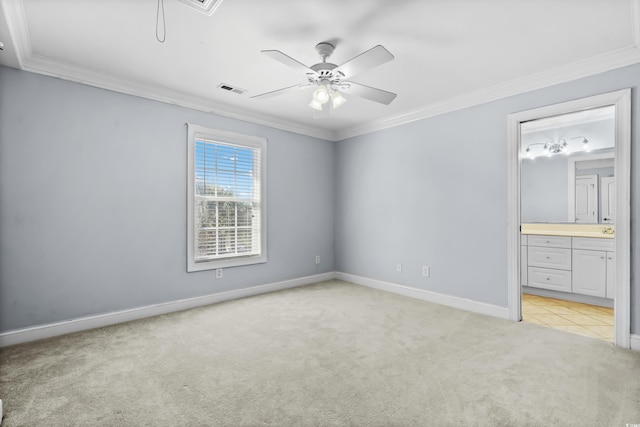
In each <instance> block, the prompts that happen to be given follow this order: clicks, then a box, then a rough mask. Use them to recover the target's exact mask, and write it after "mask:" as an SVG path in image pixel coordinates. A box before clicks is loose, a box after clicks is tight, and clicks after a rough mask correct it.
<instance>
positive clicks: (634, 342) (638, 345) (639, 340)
mask: <svg viewBox="0 0 640 427" xmlns="http://www.w3.org/2000/svg"><path fill="white" fill-rule="evenodd" d="M629 343H630V344H631V345H630V347H631V350H635V351H640V335H637V334H631V336H630V337H629Z"/></svg>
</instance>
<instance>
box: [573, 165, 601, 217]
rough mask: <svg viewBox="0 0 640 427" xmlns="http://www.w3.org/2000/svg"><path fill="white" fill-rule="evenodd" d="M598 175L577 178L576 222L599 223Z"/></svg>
mask: <svg viewBox="0 0 640 427" xmlns="http://www.w3.org/2000/svg"><path fill="white" fill-rule="evenodd" d="M597 200H598V175H582V176H577V177H576V222H580V223H589V224H597V223H598V203H597Z"/></svg>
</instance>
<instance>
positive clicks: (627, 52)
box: [337, 0, 640, 141]
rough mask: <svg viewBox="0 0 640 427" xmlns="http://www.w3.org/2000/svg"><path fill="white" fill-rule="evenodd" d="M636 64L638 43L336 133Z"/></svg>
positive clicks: (347, 134) (341, 135) (348, 134)
mask: <svg viewBox="0 0 640 427" xmlns="http://www.w3.org/2000/svg"><path fill="white" fill-rule="evenodd" d="M634 3H636V4H640V0H638V1H635V0H634ZM637 63H640V49H639V48H638V47H637V46H630V47H626V48H622V49H618V50H615V51H610V52H607V53H604V54H602V55H598V56H594V57H591V58H587V59H584V60H580V61H576V62H572V63H570V64H567V65H563V66H561V67H557V68H553V69H551V70H546V71H543V72H539V73H535V74H531V75H529V76H525V77H521V78H518V79H514V80H510V81H507V82H504V83H500V84H498V85H495V86H491V87H488V88H484V89H480V90H477V91H473V92H469V93H465V94H463V95H460V96H456V97H453V98H449V99H447V100H445V101H442V102H437V103H433V104H431V105H428V106H426V107H422V108H420V109H417V110H413V111H410V112H408V113H404V114H399V115H396V116H393V117H388V118H385V119H382V120H378V121H376V122H374V123H367V124H364V125H361V126H354V127H350V128H345V129H342V130H340V131H338V132H337V138H338V140H339V141H341V140H344V139H348V138H352V137H355V136H359V135H364V134H367V133H371V132H376V131H380V130H383V129H388V128H391V127H395V126H399V125H402V124H406V123H410V122H414V121H417V120H422V119H426V118H429V117H434V116H438V115H441V114H445V113H449V112H452V111H456V110H461V109H464V108H469V107H473V106H475V105H480V104H484V103H487V102H491V101H496V100H498V99H503V98H507V97H509V96H514V95H518V94H521V93H525V92H530V91H533V90H536V89H542V88H545V87H549V86H553V85H557V84H560V83H565V82H568V81H572V80H577V79H580V78H583V77H588V76H591V75H594V74H599V73H603V72H606V71H610V70H614V69H616V68H621V67H625V66H627V65H633V64H637Z"/></svg>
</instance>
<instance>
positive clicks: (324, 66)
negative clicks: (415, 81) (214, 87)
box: [251, 42, 396, 112]
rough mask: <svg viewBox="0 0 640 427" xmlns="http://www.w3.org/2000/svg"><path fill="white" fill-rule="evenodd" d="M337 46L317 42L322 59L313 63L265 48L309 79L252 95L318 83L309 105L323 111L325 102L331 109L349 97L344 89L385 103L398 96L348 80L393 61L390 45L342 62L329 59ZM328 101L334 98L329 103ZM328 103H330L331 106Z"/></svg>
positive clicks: (374, 48)
mask: <svg viewBox="0 0 640 427" xmlns="http://www.w3.org/2000/svg"><path fill="white" fill-rule="evenodd" d="M334 49H335V45H334V44H332V43H330V42H321V43H318V44H317V45H316V51H317V52H318V55H320V57H321V58H322V62H319V63H317V64H314V65H312V66H310V67H307V66H306V65H304V64H302V63H301V62H298V61H296V60H295V59H293V58H291V57H290V56H288V55H285V54H284V53H282V52H280V51H279V50H263V51H262V53H264V54H265V55H267V56H268V57H270V58H272V59H275V60H276V61H279V62H281V63H283V64H284V65H287V66H289V67H291V68H293V69H295V70H298V71H300V72H302V73H304V75H305V76H306V79H307V83H302V84H297V85H294V86H289V87H285V88H283V89H278V90H274V91H272V92H267V93H263V94H261V95H255V96H252V97H251V98H270V97H272V96H277V95H282V94H284V93H288V92H295V91H299V90H301V89H308V88H312V87H315V88H316V90H315V91H314V92H313V97H312V99H311V102H310V103H309V107H311V108H313V109H314V110H317V111H323V109H324V105H325V104H326V105H327V110H326V111H327V112H328V111H329V108H334V109H335V108H338V107H340V106H341V105H343V104H344V103H345V102H346V101H347V100H346V98H345V97H344V96H342V94H343V93H344V94H348V95H353V96H358V97H361V98H365V99H368V100H370V101H374V102H378V103H381V104H385V105H388V104H389V103H391V101H393V100H394V98H395V97H396V94H395V93H391V92H387V91H385V90H382V89H376V88H374V87H370V86H365V85H363V84H360V83H355V82H352V81H348V79H350V78H352V77H354V76H355V75H357V74H360V73H362V72H363V71H367V70H368V69H370V68H373V67H376V66H378V65H380V64H384V63H385V62H388V61H391V60H392V59H393V55H392V54H391V53H390V52H389V51H388V50H387V49H385V48H384V47H383V46H381V45H377V46H375V47H373V48H371V49H369V50H367V51H366V52H363V53H361V54H360V55H358V56H356V57H354V58H352V59H351V60H349V61H347V62H345V63H344V64H342V65H340V66H338V65H336V64H332V63H330V62H327V58H328V57H329V56H331V54H332V53H333V51H334ZM329 101H331V103H330V104H329ZM328 105H331V107H329V106H328Z"/></svg>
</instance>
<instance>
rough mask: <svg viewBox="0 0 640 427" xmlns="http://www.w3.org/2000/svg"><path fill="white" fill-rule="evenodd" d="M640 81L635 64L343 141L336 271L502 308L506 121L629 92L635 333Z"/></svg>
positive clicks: (639, 309)
mask: <svg viewBox="0 0 640 427" xmlns="http://www.w3.org/2000/svg"><path fill="white" fill-rule="evenodd" d="M638 84H640V65H634V66H630V67H625V68H621V69H618V70H614V71H610V72H607V73H603V74H599V75H596V76H592V77H588V78H584V79H580V80H576V81H573V82H568V83H564V84H561V85H557V86H553V87H549V88H545V89H541V90H536V91H532V92H529V93H525V94H521V95H517V96H513V97H509V98H505V99H502V100H498V101H495V102H490V103H487V104H483V105H479V106H475V107H472V108H467V109H464V110H461V111H455V112H451V113H447V114H443V115H440V116H436V117H432V118H428V119H424V120H421V121H417V122H413V123H408V124H406V125H402V126H397V127H395V128H392V129H388V130H384V131H380V132H375V133H372V134H369V135H362V136H358V137H354V138H350V139H347V140H344V141H341V142H339V143H338V151H337V171H336V173H337V182H338V183H339V184H340V185H339V186H338V187H337V199H336V268H337V269H338V270H339V271H343V272H346V273H352V274H356V275H360V276H364V277H369V278H374V279H379V280H385V281H391V282H394V283H400V284H403V285H407V286H411V287H415V288H419V289H425V290H430V291H435V292H441V293H445V294H449V295H454V296H459V297H463V298H470V299H474V300H478V301H483V302H487V303H491V304H496V305H499V306H503V307H506V306H507V254H506V250H507V249H506V248H507V218H506V216H507V131H506V129H507V115H508V114H509V113H513V112H518V111H523V110H528V109H532V108H536V107H541V106H545V105H550V104H556V103H559V102H564V101H568V100H572V99H577V98H582V97H586V96H590V95H596V94H600V93H604V92H609V91H614V90H618V89H623V88H629V87H630V88H632V89H633V93H632V103H633V105H632V115H633V123H632V150H631V152H632V159H631V165H632V166H631V167H632V170H631V174H632V178H631V180H632V182H631V191H632V198H631V211H632V212H631V213H632V224H631V230H632V231H631V232H632V236H631V241H632V247H631V250H632V254H631V256H632V267H631V268H632V271H631V276H632V279H631V280H632V283H631V311H632V313H631V322H632V332H633V333H640V289H639V287H640V286H639V285H638V282H637V279H636V278H638V277H639V273H640V262H639V261H638V253H640V224H639V223H638V218H639V216H638V214H637V213H638V212H639V209H640V205H639V203H640V185H638V184H640V182H639V176H638V168H639V167H640V150H637V149H636V148H635V146H636V144H637V140H638V137H637V135H638V132H637V129H638V128H637V126H638V123H640V101H639V100H638V96H637V88H638ZM396 263H402V264H403V271H402V273H397V272H396V271H395V265H396ZM422 265H429V266H430V267H431V277H430V278H425V277H422V276H421V266H422Z"/></svg>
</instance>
